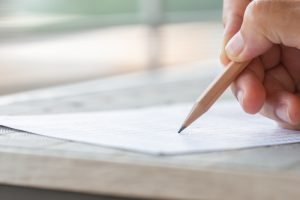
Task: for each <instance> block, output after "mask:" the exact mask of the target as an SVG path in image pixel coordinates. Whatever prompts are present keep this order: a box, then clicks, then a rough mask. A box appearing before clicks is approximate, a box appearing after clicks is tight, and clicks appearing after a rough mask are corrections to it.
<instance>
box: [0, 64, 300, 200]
mask: <svg viewBox="0 0 300 200" xmlns="http://www.w3.org/2000/svg"><path fill="white" fill-rule="evenodd" d="M202 65H205V66H208V68H204V67H203V66H201V65H195V66H191V67H186V68H185V69H182V68H181V69H178V70H172V71H168V70H160V71H153V72H147V73H146V72H145V73H137V74H129V75H124V76H118V77H112V78H108V79H102V80H95V81H89V82H83V83H78V84H73V85H67V86H61V87H56V88H48V89H43V90H37V91H31V92H25V93H22V94H16V95H11V96H4V97H2V98H0V112H1V114H11V115H15V114H36V113H63V112H77V111H80V112H82V111H83V112H85V111H95V110H112V109H123V108H136V107H144V106H149V105H156V104H173V103H177V102H189V101H193V100H194V99H195V98H196V97H197V96H198V95H199V93H200V91H201V90H202V89H203V88H204V87H205V86H206V85H207V84H208V83H209V82H210V81H211V79H212V78H213V77H214V76H215V74H216V72H217V70H208V69H209V68H212V69H215V68H216V64H215V63H205V64H202ZM230 96H231V95H230V94H229V93H226V94H225V95H224V96H223V100H225V99H231V97H230ZM266 131H267V130H266ZM0 161H1V164H0V184H1V187H0V197H3V199H6V200H7V199H17V198H23V199H24V198H25V199H40V197H41V195H43V196H42V197H43V199H118V198H117V197H123V198H125V197H129V198H131V199H132V198H139V199H140V198H149V199H203V200H204V199H205V200H208V199H230V200H235V199H264V200H266V199H272V200H276V199H299V195H300V189H299V186H300V179H299V174H300V173H299V172H300V144H291V145H279V146H272V147H264V148H253V149H247V150H236V151H225V152H215V153H202V154H189V155H178V156H151V155H144V154H138V153H132V152H126V151H120V150H116V149H111V148H104V147H101V146H94V145H88V144H82V143H77V142H71V141H64V140H59V139H53V138H47V137H42V136H38V135H34V134H28V133H24V132H20V131H15V130H10V129H7V131H2V132H1V133H0ZM4 197H5V198H4ZM1 199H2V198H1Z"/></svg>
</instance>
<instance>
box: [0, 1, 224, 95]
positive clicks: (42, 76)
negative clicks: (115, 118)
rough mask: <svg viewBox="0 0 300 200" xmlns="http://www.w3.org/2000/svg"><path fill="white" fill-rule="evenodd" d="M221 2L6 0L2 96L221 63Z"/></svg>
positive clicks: (0, 33)
mask: <svg viewBox="0 0 300 200" xmlns="http://www.w3.org/2000/svg"><path fill="white" fill-rule="evenodd" d="M221 7H222V1H221V0H209V1H208V0H0V42H1V45H0V70H1V78H0V94H7V93H14V92H18V91H23V90H29V89H34V88H41V87H46V86H50V85H58V84H63V83H72V82H77V81H81V80H90V79H95V78H100V77H108V76H114V75H116V74H122V73H130V72H135V71H143V70H153V69H157V68H168V69H170V70H172V69H175V68H180V67H185V66H187V65H191V64H193V63H199V62H204V61H205V62H206V61H210V60H217V59H218V54H219V51H220V46H221V38H222V25H221Z"/></svg>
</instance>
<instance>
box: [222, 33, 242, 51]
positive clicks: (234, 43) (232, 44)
mask: <svg viewBox="0 0 300 200" xmlns="http://www.w3.org/2000/svg"><path fill="white" fill-rule="evenodd" d="M243 48H244V39H243V37H242V35H241V33H240V32H238V33H237V34H235V35H234V36H233V37H232V38H231V40H230V41H229V42H228V44H227V45H226V47H225V50H226V53H227V55H229V56H231V57H237V56H238V55H239V54H240V53H241V52H242V50H243Z"/></svg>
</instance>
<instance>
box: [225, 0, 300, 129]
mask: <svg viewBox="0 0 300 200" xmlns="http://www.w3.org/2000/svg"><path fill="white" fill-rule="evenodd" d="M299 21H300V1H298V0H284V1H282V0H281V1H280V0H268V1H264V0H257V1H255V0H254V1H250V0H224V26H225V34H224V48H223V52H222V53H221V61H222V63H223V64H224V65H226V64H228V62H229V61H230V60H232V61H236V62H243V61H247V60H252V62H251V63H250V64H249V66H248V67H247V68H246V69H245V71H244V72H243V73H242V74H241V75H240V76H239V77H238V78H237V79H236V81H235V82H234V83H233V85H232V90H233V93H234V94H235V96H236V97H237V99H238V101H239V102H240V104H241V105H242V107H243V109H244V110H245V111H246V112H247V113H252V114H254V113H257V112H260V113H261V114H262V115H264V116H266V117H268V118H270V119H273V120H275V121H276V122H278V124H279V125H281V126H283V127H285V128H291V129H300V96H299V91H300V50H299V49H300V26H299Z"/></svg>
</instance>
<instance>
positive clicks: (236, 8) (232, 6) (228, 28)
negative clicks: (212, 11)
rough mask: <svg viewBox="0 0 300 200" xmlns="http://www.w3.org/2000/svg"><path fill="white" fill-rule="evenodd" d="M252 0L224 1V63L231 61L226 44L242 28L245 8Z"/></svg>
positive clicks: (222, 54) (222, 58) (222, 53)
mask: <svg viewBox="0 0 300 200" xmlns="http://www.w3.org/2000/svg"><path fill="white" fill-rule="evenodd" d="M250 2H251V0H224V1H223V25H224V36H223V45H222V52H221V56H220V59H221V62H222V64H224V65H227V64H228V63H229V59H228V57H227V55H226V52H225V46H226V44H227V42H228V41H229V40H230V39H231V38H232V36H234V35H235V34H236V33H237V32H238V31H239V30H240V28H241V25H242V22H243V17H244V13H245V10H246V8H247V6H248V4H249V3H250Z"/></svg>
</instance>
